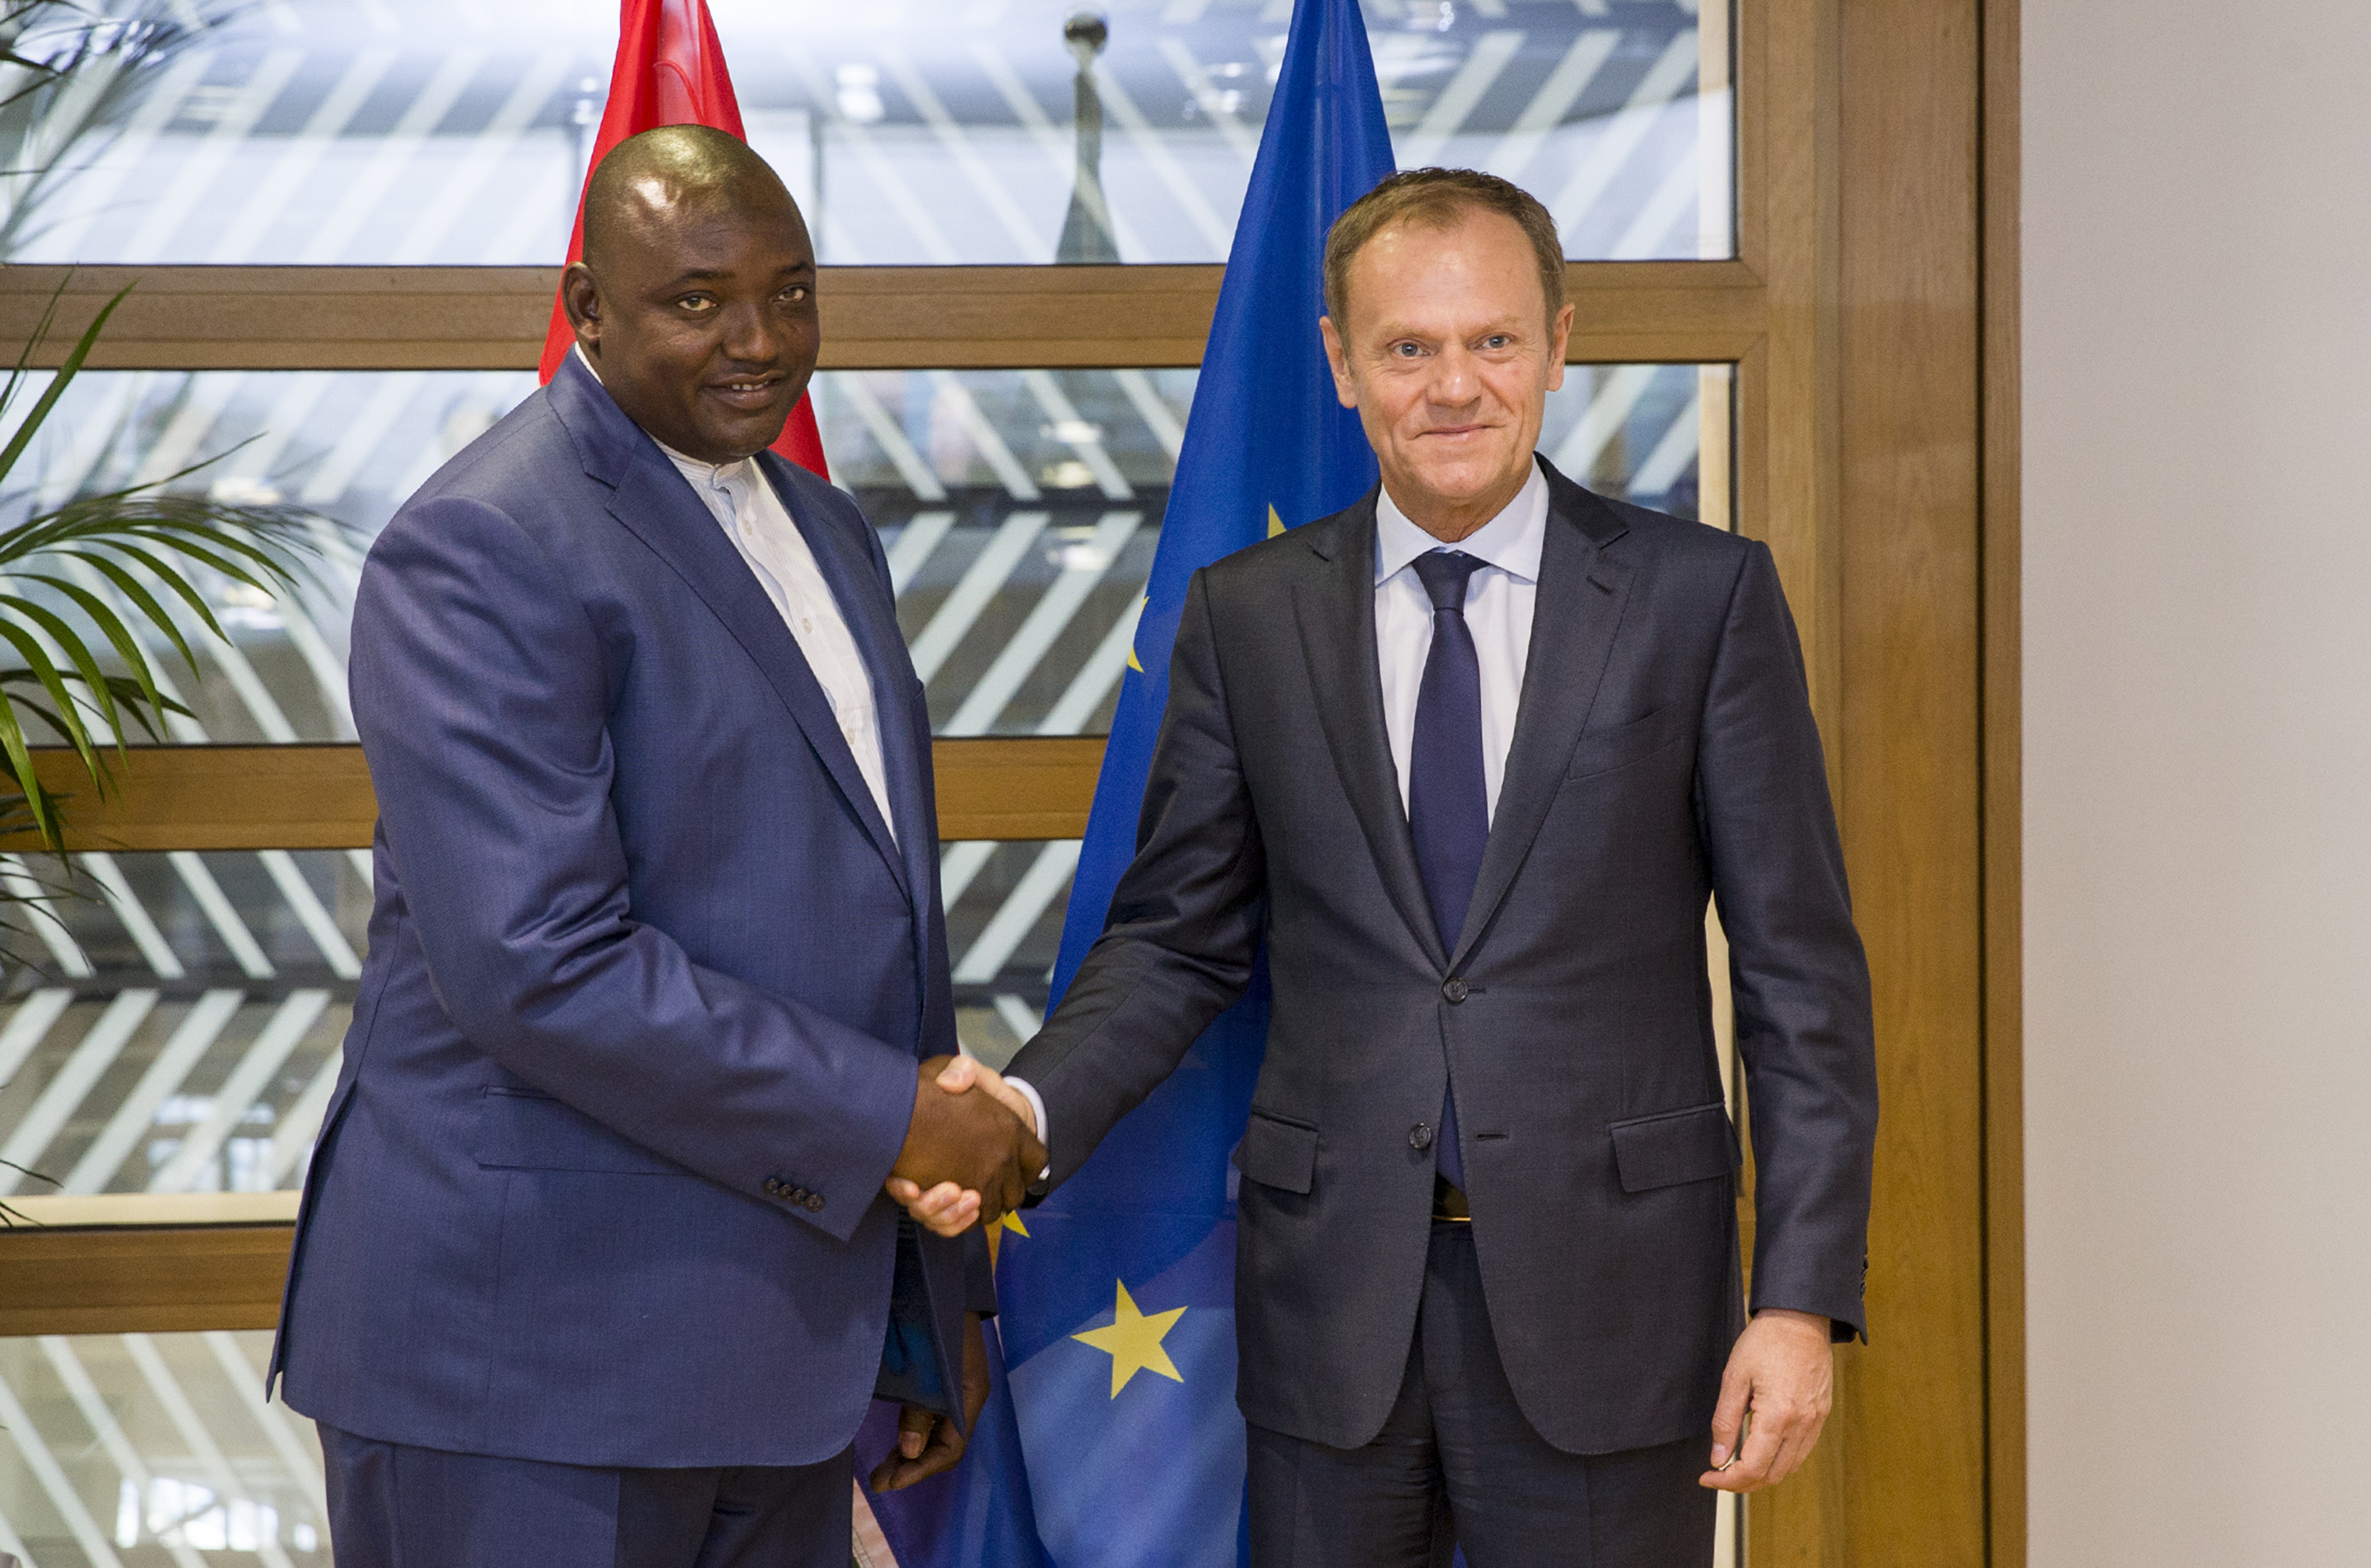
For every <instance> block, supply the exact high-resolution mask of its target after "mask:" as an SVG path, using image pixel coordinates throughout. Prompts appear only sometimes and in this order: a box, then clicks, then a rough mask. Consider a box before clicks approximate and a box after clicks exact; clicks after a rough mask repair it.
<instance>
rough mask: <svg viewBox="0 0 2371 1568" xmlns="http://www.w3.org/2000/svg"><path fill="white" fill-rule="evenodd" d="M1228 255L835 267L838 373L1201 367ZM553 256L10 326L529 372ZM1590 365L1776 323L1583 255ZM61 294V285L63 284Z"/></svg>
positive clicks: (262, 353)
mask: <svg viewBox="0 0 2371 1568" xmlns="http://www.w3.org/2000/svg"><path fill="white" fill-rule="evenodd" d="M1223 271H1224V269H1222V268H1220V267H1215V266H1195V267H1185V266H1178V267H1167V266H1127V267H827V268H825V269H824V271H823V278H822V282H821V286H820V289H819V291H818V297H819V298H820V299H821V301H822V308H823V332H824V352H823V361H822V363H823V367H824V368H825V369H827V370H875V369H879V370H890V369H905V370H918V369H949V370H963V369H998V368H1013V369H1024V368H1040V367H1057V368H1062V367H1070V368H1091V367H1097V366H1102V367H1110V368H1122V369H1124V368H1133V367H1139V366H1142V367H1162V366H1191V365H1197V364H1199V363H1201V358H1202V347H1203V343H1204V341H1205V340H1206V339H1207V338H1208V337H1209V330H1210V318H1211V316H1212V313H1213V312H1214V311H1215V310H1216V308H1217V306H1218V298H1219V282H1220V276H1221V275H1222V273H1223ZM558 281H559V272H558V271H557V270H556V269H554V268H549V267H84V268H78V269H69V268H64V267H49V266H15V267H5V268H0V335H6V336H7V337H9V338H12V339H14V340H17V341H22V340H26V339H29V338H30V337H31V336H32V333H33V330H34V329H35V328H36V327H37V326H38V325H39V323H40V317H41V313H42V312H43V311H44V310H46V309H48V308H49V306H50V304H51V301H52V298H53V297H54V298H55V299H56V300H57V303H58V316H57V319H56V321H55V322H54V323H53V324H52V329H51V332H50V335H49V338H48V339H47V340H46V341H45V342H44V343H43V344H42V345H41V347H40V351H39V352H37V353H36V354H35V356H34V363H36V364H37V365H40V366H42V367H44V368H53V367H54V366H55V365H56V364H57V363H58V362H59V360H60V359H61V358H62V357H63V356H64V353H65V352H66V350H67V349H68V348H70V347H71V346H72V345H73V343H74V340H75V336H76V334H78V333H79V332H80V331H81V330H82V329H83V328H84V327H85V326H86V325H87V324H88V322H89V321H90V319H91V317H92V316H93V314H94V313H95V312H96V311H97V310H98V307H99V306H100V305H102V304H103V303H105V302H106V301H107V300H108V299H110V298H111V297H112V296H113V295H114V294H116V292H117V291H118V290H120V289H122V288H123V287H125V286H126V285H127V284H130V285H133V292H132V294H131V296H130V297H129V298H127V299H126V300H125V301H124V303H123V306H122V307H121V309H120V310H119V311H118V312H117V313H116V315H115V317H114V319H113V320H112V321H110V323H109V326H108V329H107V332H106V335H105V336H104V337H102V338H101V339H100V340H99V341H98V346H97V348H96V349H94V350H93V352H92V353H91V356H90V360H89V362H88V363H89V364H90V366H91V367H92V368H93V369H98V370H181V371H198V370H363V371H368V370H437V369H444V370H528V369H532V368H534V366H535V363H536V361H537V359H538V355H539V354H540V353H541V352H542V349H543V339H544V331H545V329H546V328H547V327H548V326H549V322H550V318H551V300H552V294H553V291H554V289H555V288H556V287H557V286H558ZM1566 281H1567V287H1568V288H1569V290H1570V291H1571V294H1572V297H1573V301H1574V304H1575V306H1576V307H1577V308H1576V311H1575V315H1576V317H1577V321H1576V324H1575V332H1574V338H1573V344H1572V349H1571V352H1570V355H1569V357H1570V358H1571V359H1572V360H1574V361H1575V362H1583V361H1593V362H1597V363H1616V362H1629V361H1644V362H1656V363H1671V362H1699V361H1707V360H1718V361H1727V360H1733V359H1736V358H1739V357H1740V356H1741V354H1743V353H1744V352H1746V351H1747V349H1748V348H1749V347H1750V346H1751V345H1752V343H1753V342H1754V341H1755V340H1758V339H1759V337H1760V336H1761V334H1762V332H1763V329H1764V323H1763V314H1764V290H1763V287H1762V283H1761V280H1760V278H1759V277H1758V276H1757V275H1756V273H1755V271H1754V270H1753V269H1752V267H1750V266H1748V265H1747V264H1746V263H1744V262H1742V261H1610V262H1576V263H1573V264H1572V265H1571V266H1569V267H1568V268H1567V271H1566ZM61 291H63V292H61Z"/></svg>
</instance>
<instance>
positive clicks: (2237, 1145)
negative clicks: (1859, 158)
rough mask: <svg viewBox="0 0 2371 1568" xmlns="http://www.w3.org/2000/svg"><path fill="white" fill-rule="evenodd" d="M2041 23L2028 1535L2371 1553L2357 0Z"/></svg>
mask: <svg viewBox="0 0 2371 1568" xmlns="http://www.w3.org/2000/svg"><path fill="white" fill-rule="evenodd" d="M2023 29H2024V51H2025V59H2024V92H2023V130H2024V158H2023V162H2024V169H2023V177H2024V323H2023V328H2024V375H2025V386H2024V432H2023V436H2024V462H2025V497H2024V549H2025V558H2024V566H2025V588H2024V595H2025V598H2024V607H2025V645H2024V654H2025V736H2026V741H2025V745H2026V749H2025V810H2026V816H2025V824H2026V825H2025V893H2026V925H2025V944H2026V971H2025V975H2026V1019H2027V1036H2026V1095H2027V1098H2026V1113H2027V1182H2028V1185H2027V1189H2026V1204H2027V1228H2028V1235H2029V1242H2030V1255H2029V1273H2028V1301H2029V1332H2030V1391H2031V1405H2030V1460H2031V1478H2032V1493H2031V1496H2032V1512H2031V1530H2032V1534H2031V1540H2032V1558H2031V1561H2032V1562H2033V1563H2034V1564H2035V1568H2109V1565H2117V1564H2125V1563H2132V1564H2142V1563H2145V1564H2148V1565H2149V1568H2186V1565H2189V1564H2199V1565H2202V1568H2203V1565H2208V1564H2212V1565H2214V1568H2285V1565H2287V1564H2315V1565H2323V1564H2329V1565H2336V1564H2351V1563H2365V1562H2371V984H2366V982H2371V94H2366V92H2365V80H2366V77H2371V4H2365V0H2248V3H2234V0H2214V3H2212V4H2209V3H2206V0H2024V4H2023Z"/></svg>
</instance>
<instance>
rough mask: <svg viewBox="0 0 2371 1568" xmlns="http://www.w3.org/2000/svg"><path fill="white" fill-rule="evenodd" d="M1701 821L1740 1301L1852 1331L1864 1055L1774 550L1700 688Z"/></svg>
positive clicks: (1862, 971)
mask: <svg viewBox="0 0 2371 1568" xmlns="http://www.w3.org/2000/svg"><path fill="white" fill-rule="evenodd" d="M1696 793H1697V810H1698V813H1699V819H1700V824H1701V830H1702V833H1703V836H1704V842H1705V845H1706V853H1707V856H1708V858H1709V859H1710V862H1711V868H1712V881H1713V892H1714V898H1715V900H1716V903H1717V906H1718V910H1719V913H1720V920H1721V926H1722V928H1723V929H1724V931H1725V932H1726V933H1727V935H1728V938H1729V979H1730V988H1731V991H1732V994H1733V996H1734V998H1735V1003H1736V1020H1737V1049H1738V1054H1739V1055H1740V1057H1741V1059H1742V1061H1743V1063H1744V1066H1745V1083H1746V1106H1747V1113H1748V1117H1749V1127H1750V1131H1751V1135H1752V1143H1753V1158H1754V1213H1755V1223H1754V1243H1753V1303H1752V1304H1753V1307H1754V1309H1756V1310H1759V1309H1763V1308H1765V1307H1777V1308H1786V1309H1793V1310H1797V1311H1804V1312H1816V1313H1819V1314H1821V1315H1822V1316H1823V1317H1826V1318H1829V1319H1831V1320H1833V1323H1834V1325H1835V1333H1836V1336H1837V1337H1838V1338H1850V1337H1852V1336H1854V1335H1856V1334H1860V1335H1863V1336H1864V1337H1865V1335H1866V1332H1867V1326H1868V1323H1867V1314H1866V1312H1865V1310H1864V1308H1863V1301H1862V1298H1863V1292H1864V1287H1865V1286H1866V1284H1867V1278H1866V1276H1867V1272H1868V1205H1869V1187H1870V1168H1871V1164H1872V1160H1873V1154H1874V1148H1875V1144H1876V1136H1877V1061H1876V1051H1875V1043H1874V1028H1873V1025H1872V1022H1871V1018H1870V1009H1869V986H1868V963H1867V961H1866V959H1865V958H1864V957H1863V955H1862V951H1861V943H1860V936H1859V933H1858V932H1856V930H1855V929H1854V928H1853V920H1852V902H1851V895H1850V894H1849V893H1848V892H1847V890H1846V888H1845V864H1844V851H1843V847H1842V846H1841V845H1840V844H1839V842H1838V840H1837V836H1836V823H1835V813H1834V810H1833V806H1832V804H1831V802H1830V801H1829V798H1828V780H1827V770H1826V766H1825V763H1824V761H1823V759H1822V753H1821V748H1820V735H1819V730H1818V727H1817V725H1816V724H1815V723H1814V722H1813V721H1812V717H1811V707H1810V693H1809V690H1808V687H1807V686H1806V683H1805V680H1804V675H1803V662H1802V652H1801V649H1800V647H1799V645H1798V642H1797V640H1796V635H1795V623H1794V620H1793V618H1792V617H1790V616H1789V615H1788V614H1787V602H1786V597H1785V595H1784V594H1783V593H1782V592H1781V591H1780V588H1779V584H1778V573H1777V569H1776V566H1775V563H1774V562H1773V561H1772V560H1771V558H1770V552H1769V550H1768V549H1767V548H1765V547H1764V546H1763V545H1761V544H1759V543H1755V544H1753V545H1752V546H1751V547H1750V548H1749V550H1748V552H1747V555H1746V558H1745V561H1744V565H1743V568H1742V570H1741V571H1740V573H1739V575H1738V578H1737V581H1736V583H1735V585H1734V587H1733V588H1732V590H1731V594H1730V599H1729V612H1728V619H1727V623H1726V625H1725V627H1724V628H1723V631H1722V634H1721V641H1720V647H1719V651H1718V654H1717V656H1716V658H1715V660H1714V663H1713V670H1712V675H1711V679H1710V684H1709V687H1708V689H1707V691H1706V700H1705V709H1704V732H1703V734H1702V737H1701V739H1700V742H1699V746H1698V752H1697V772H1696Z"/></svg>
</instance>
